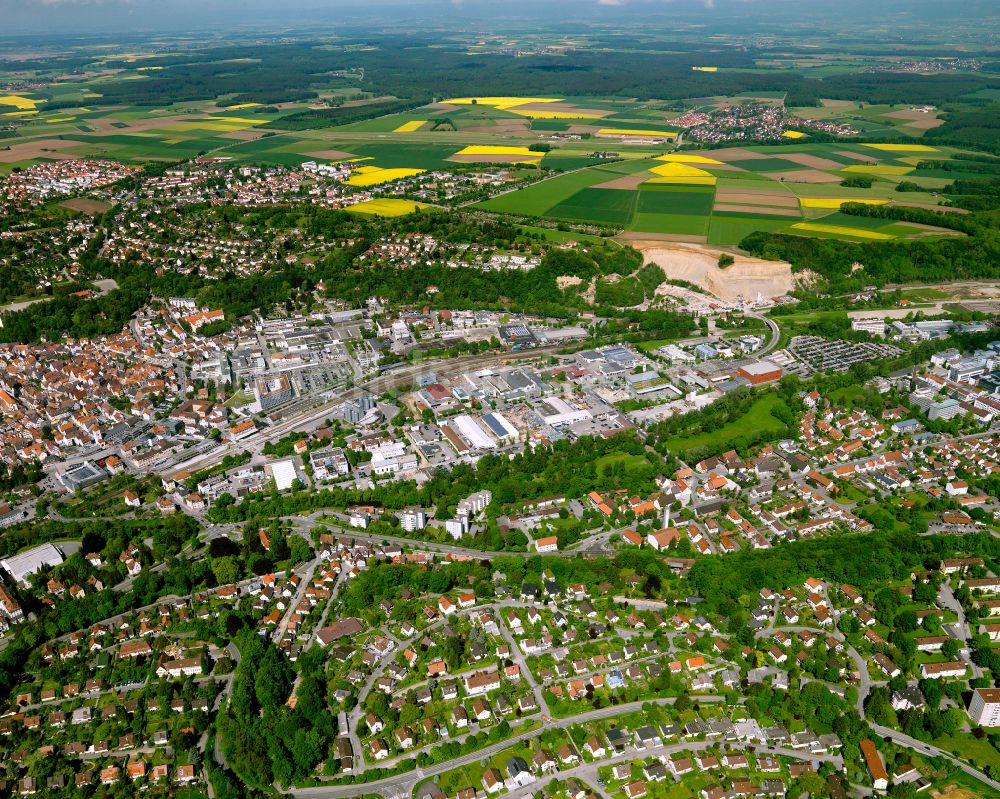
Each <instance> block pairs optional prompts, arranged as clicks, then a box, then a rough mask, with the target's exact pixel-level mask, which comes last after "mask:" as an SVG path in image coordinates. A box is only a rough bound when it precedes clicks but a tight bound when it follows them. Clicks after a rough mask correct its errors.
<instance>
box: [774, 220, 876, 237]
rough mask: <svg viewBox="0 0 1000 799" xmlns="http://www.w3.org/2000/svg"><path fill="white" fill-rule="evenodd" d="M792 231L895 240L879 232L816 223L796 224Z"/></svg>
mask: <svg viewBox="0 0 1000 799" xmlns="http://www.w3.org/2000/svg"><path fill="white" fill-rule="evenodd" d="M792 229H793V230H808V231H811V232H813V233H833V234H834V235H836V236H854V237H855V238H859V239H874V240H877V241H885V240H886V239H891V238H894V236H890V235H889V234H888V233H879V232H878V231H877V230H864V229H862V228H856V227H846V226H844V225H823V224H818V223H815V222H796V223H795V224H794V225H792Z"/></svg>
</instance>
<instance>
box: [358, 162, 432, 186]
mask: <svg viewBox="0 0 1000 799" xmlns="http://www.w3.org/2000/svg"><path fill="white" fill-rule="evenodd" d="M426 171H427V170H425V169H406V168H397V169H379V168H378V167H377V166H363V167H359V168H358V169H357V170H356V171H355V172H354V174H353V175H351V176H350V177H349V178H348V179H347V185H349V186H358V187H359V188H364V187H366V186H378V185H379V184H381V183H389V182H390V181H393V180H399V179H400V178H410V177H413V176H414V175H419V174H420V173H421V172H426Z"/></svg>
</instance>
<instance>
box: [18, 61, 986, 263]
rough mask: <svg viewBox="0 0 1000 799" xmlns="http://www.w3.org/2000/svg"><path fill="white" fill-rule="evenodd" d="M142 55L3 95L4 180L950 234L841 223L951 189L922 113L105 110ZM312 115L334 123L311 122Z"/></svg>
mask: <svg viewBox="0 0 1000 799" xmlns="http://www.w3.org/2000/svg"><path fill="white" fill-rule="evenodd" d="M472 51H475V47H472ZM147 55H150V57H143V58H138V57H134V54H125V55H123V56H117V57H112V56H110V55H99V56H97V57H95V62H94V69H93V70H92V71H90V72H84V73H82V76H81V77H80V78H79V79H69V80H65V81H57V82H52V83H51V84H50V85H48V86H46V87H45V88H43V89H32V90H23V91H19V92H16V93H15V92H10V93H8V94H5V95H0V127H3V126H4V125H5V124H6V125H7V126H9V130H7V131H5V133H6V135H5V137H4V138H2V139H0V173H6V172H10V171H12V170H14V169H17V168H23V167H25V166H29V165H31V164H35V163H40V162H44V161H51V160H60V159H67V158H80V157H99V158H107V159H113V160H120V161H125V162H129V163H156V162H160V163H173V162H181V161H184V160H187V159H191V158H194V157H198V156H207V157H212V158H218V159H223V160H228V161H233V162H238V163H247V164H260V165H274V166H282V167H291V168H294V167H296V166H298V165H300V164H301V163H302V162H303V161H307V160H316V161H319V162H334V161H342V160H353V161H356V162H358V163H360V164H361V165H360V166H359V167H358V168H357V170H356V171H355V173H354V174H353V175H352V176H351V178H350V179H349V180H348V181H347V182H348V183H349V184H350V185H352V186H354V187H357V188H359V189H364V190H371V191H376V192H378V191H380V190H381V187H384V186H386V185H387V184H390V183H392V182H393V181H395V180H399V179H402V178H406V177H411V176H416V175H420V174H421V173H423V172H427V171H432V170H455V169H459V168H468V167H469V165H472V166H474V167H478V168H482V169H483V170H491V169H492V170H496V171H502V170H513V169H516V170H534V169H539V170H544V171H545V172H544V175H543V176H542V179H541V180H540V181H537V182H536V181H531V185H528V186H526V187H525V188H522V189H519V190H516V191H512V192H508V193H503V194H500V195H498V196H495V197H493V198H491V199H486V200H482V201H480V202H479V203H478V204H477V205H476V206H475V207H476V208H477V209H478V210H482V211H489V212H494V213H501V214H511V215H515V216H518V217H523V218H524V221H527V222H530V221H533V220H534V219H540V220H541V219H544V220H550V222H549V223H548V226H549V227H551V226H552V224H551V223H552V222H556V223H559V224H560V225H561V226H565V225H581V226H584V229H585V230H586V229H590V230H593V228H595V227H596V228H599V229H600V231H601V232H604V233H608V232H611V231H614V232H618V233H621V234H624V235H625V236H626V237H633V238H638V239H650V238H654V239H655V238H659V239H664V240H675V241H681V242H691V243H699V244H707V245H712V246H722V247H731V246H734V245H737V244H738V243H739V242H740V241H741V240H743V238H745V237H746V236H747V235H748V234H750V233H753V232H755V231H768V232H787V233H792V234H795V235H800V236H810V237H817V238H828V237H835V238H842V239H846V240H851V241H890V240H898V239H915V238H926V237H928V236H935V235H956V234H955V233H954V232H953V231H947V230H943V229H934V228H930V227H927V226H918V225H910V224H904V223H895V224H889V223H888V222H885V221H883V222H882V223H876V220H871V219H862V218H859V217H853V216H848V215H846V214H843V213H841V212H840V206H841V205H842V204H843V203H844V202H847V201H851V202H859V201H860V202H866V203H874V204H888V203H892V204H914V205H917V206H928V207H934V206H937V205H938V204H939V196H938V192H939V191H940V190H941V189H942V188H944V187H945V186H947V185H948V184H949V182H950V181H951V180H953V179H954V174H953V173H951V172H949V171H948V170H947V169H942V168H941V167H940V162H942V161H947V160H949V159H950V158H951V157H952V155H953V154H954V152H955V151H954V150H950V149H948V148H938V147H935V146H933V145H931V144H926V143H923V142H922V141H920V138H921V136H922V135H923V133H924V132H926V131H927V130H931V129H933V128H934V127H935V126H936V125H937V124H939V123H940V119H939V115H938V114H937V113H936V112H933V111H932V110H931V109H929V108H928V107H911V106H898V107H897V106H892V105H878V104H863V103H858V102H854V101H845V100H829V101H827V100H824V101H822V102H821V103H820V104H819V105H818V106H816V107H810V108H808V109H797V110H795V112H794V113H795V114H796V118H798V117H808V119H811V120H814V121H817V124H826V123H830V124H844V125H851V126H853V128H854V129H856V130H859V131H861V133H862V134H875V133H879V134H884V133H893V134H898V135H899V136H904V137H906V138H905V139H904V140H903V142H904V143H897V144H882V145H878V144H861V143H860V142H855V141H851V140H850V138H849V137H847V138H845V139H844V140H843V141H840V140H838V141H814V140H813V139H814V137H813V136H811V135H809V134H807V133H803V132H802V131H801V130H798V129H797V128H795V127H790V128H788V129H786V130H784V133H781V132H780V131H781V128H780V127H779V129H778V130H779V135H776V137H775V138H776V139H777V140H778V141H779V142H780V143H776V144H773V145H749V146H745V147H735V146H718V147H714V148H713V147H707V146H706V147H697V145H695V144H693V142H692V141H691V140H690V137H689V138H683V137H682V138H680V139H679V138H678V134H679V133H681V132H682V131H684V126H685V125H686V124H690V120H689V121H688V122H685V121H684V119H683V117H685V116H690V115H691V114H717V113H719V112H720V111H723V110H724V109H726V108H731V107H736V106H738V105H739V104H740V103H751V104H756V105H755V106H754V107H758V108H761V109H764V110H765V111H764V112H765V113H766V109H781V108H782V107H783V102H784V95H783V93H780V92H741V93H739V94H734V95H725V94H718V95H711V94H709V95H706V96H703V97H699V98H698V99H697V100H690V101H685V102H682V103H668V102H664V101H662V100H637V99H635V98H629V97H616V96H606V97H590V96H579V95H573V94H562V93H558V92H552V93H547V92H543V93H538V94H533V95H526V96H493V95H483V96H461V95H455V96H450V97H449V96H447V95H446V96H445V97H444V99H441V100H438V101H435V102H431V103H428V104H425V105H422V106H417V105H416V104H413V103H410V104H403V106H404V107H403V109H402V110H400V103H399V102H398V101H396V100H394V99H392V97H391V96H388V97H387V96H376V95H374V94H371V93H368V94H366V93H363V92H358V91H356V90H352V89H349V88H347V87H346V85H345V84H346V83H349V81H344V80H336V79H333V78H331V79H330V81H329V84H328V85H317V86H315V88H316V89H317V93H318V98H316V99H315V100H313V101H309V102H307V101H290V102H281V103H276V104H274V105H265V104H263V103H260V102H250V101H237V100H234V99H231V98H230V97H218V98H214V99H212V100H190V101H178V102H168V103H163V104H160V105H152V104H151V105H145V104H143V105H140V104H121V103H116V104H114V105H109V104H104V103H102V100H103V99H104V95H105V93H108V92H112V93H114V92H120V91H121V86H122V85H126V84H134V85H135V86H137V87H139V86H142V85H145V83H148V82H155V81H156V80H157V79H158V78H159V76H160V74H161V69H160V68H161V65H160V64H159V63H157V59H158V58H161V57H162V58H167V57H168V56H167V54H155V55H152V54H147ZM819 63H820V66H821V67H822V68H824V69H825V68H826V67H828V66H830V63H828V62H819ZM164 64H165V66H163V67H162V68H163V69H165V70H167V71H169V70H170V66H169V64H168V62H166V61H164ZM770 68H772V67H768V66H761V67H760V69H762V70H764V71H766V70H767V69H770ZM774 68H777V67H774ZM692 70H693V71H695V72H698V73H699V74H700V75H702V76H703V78H700V79H704V80H714V79H716V77H718V76H724V75H725V74H726V71H727V67H726V66H724V65H720V66H718V67H716V66H713V65H711V64H707V65H699V66H696V67H693V68H692ZM824 74H825V73H824ZM830 74H834V73H830ZM980 91H987V89H981V90H980ZM344 100H346V101H347V102H344V103H343V105H340V103H341V102H342V101H344ZM366 104H375V105H374V106H373V107H374V108H375V109H376V110H375V112H374V113H372V114H366V113H365V106H366ZM311 108H319V109H320V110H318V111H317V112H316V113H317V116H316V120H317V122H316V123H315V124H314V125H303V124H301V123H300V118H302V117H303V116H306V117H308V116H309V114H310V113H311V112H310V109H311ZM383 108H385V109H386V110H387V112H386V113H381V110H382V109H383ZM323 114H332V115H333V116H332V117H330V119H331V120H333V119H334V118H336V120H338V121H330V122H326V123H325V122H323V119H325V118H326V117H323V116H322V115H323ZM338 115H339V116H338ZM799 121H801V120H799ZM285 122H287V125H283V123H285ZM783 124H788V123H787V122H786V123H783ZM826 138H829V137H826ZM924 162H929V163H924ZM902 182H906V183H907V184H908V185H907V188H908V191H907V192H905V193H904V192H900V191H896V187H897V185H898V184H900V183H902Z"/></svg>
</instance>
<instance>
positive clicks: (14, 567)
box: [0, 544, 63, 585]
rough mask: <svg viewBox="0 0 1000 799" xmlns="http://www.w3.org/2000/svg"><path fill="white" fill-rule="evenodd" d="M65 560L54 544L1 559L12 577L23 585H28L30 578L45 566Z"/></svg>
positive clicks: (0, 566) (2, 564) (1, 565)
mask: <svg viewBox="0 0 1000 799" xmlns="http://www.w3.org/2000/svg"><path fill="white" fill-rule="evenodd" d="M62 562H63V554H62V552H60V551H59V550H58V549H57V548H56V547H54V546H52V544H42V545H40V546H37V547H34V548H33V549H29V550H27V551H25V552H21V553H19V554H17V555H11V556H10V557H9V558H3V559H2V560H0V568H3V569H4V570H5V571H6V572H7V573H8V574H9V575H10V576H11V577H13V578H14V579H15V580H16V581H17V582H19V583H21V584H22V585H27V582H28V578H29V577H30V576H31V575H32V574H34V573H35V572H37V571H38V570H39V569H41V568H44V567H45V566H58V565H59V564H60V563H62Z"/></svg>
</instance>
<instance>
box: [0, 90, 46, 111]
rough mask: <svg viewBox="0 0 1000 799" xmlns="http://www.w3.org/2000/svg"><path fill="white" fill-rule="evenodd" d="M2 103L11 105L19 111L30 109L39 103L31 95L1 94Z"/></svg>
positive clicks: (0, 101) (0, 100)
mask: <svg viewBox="0 0 1000 799" xmlns="http://www.w3.org/2000/svg"><path fill="white" fill-rule="evenodd" d="M0 105H11V106H13V107H14V108H16V109H17V110H18V111H30V110H31V109H32V108H34V107H35V106H36V105H37V103H36V102H35V101H34V100H32V99H31V98H29V97H22V96H21V95H19V94H2V95H0Z"/></svg>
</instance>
